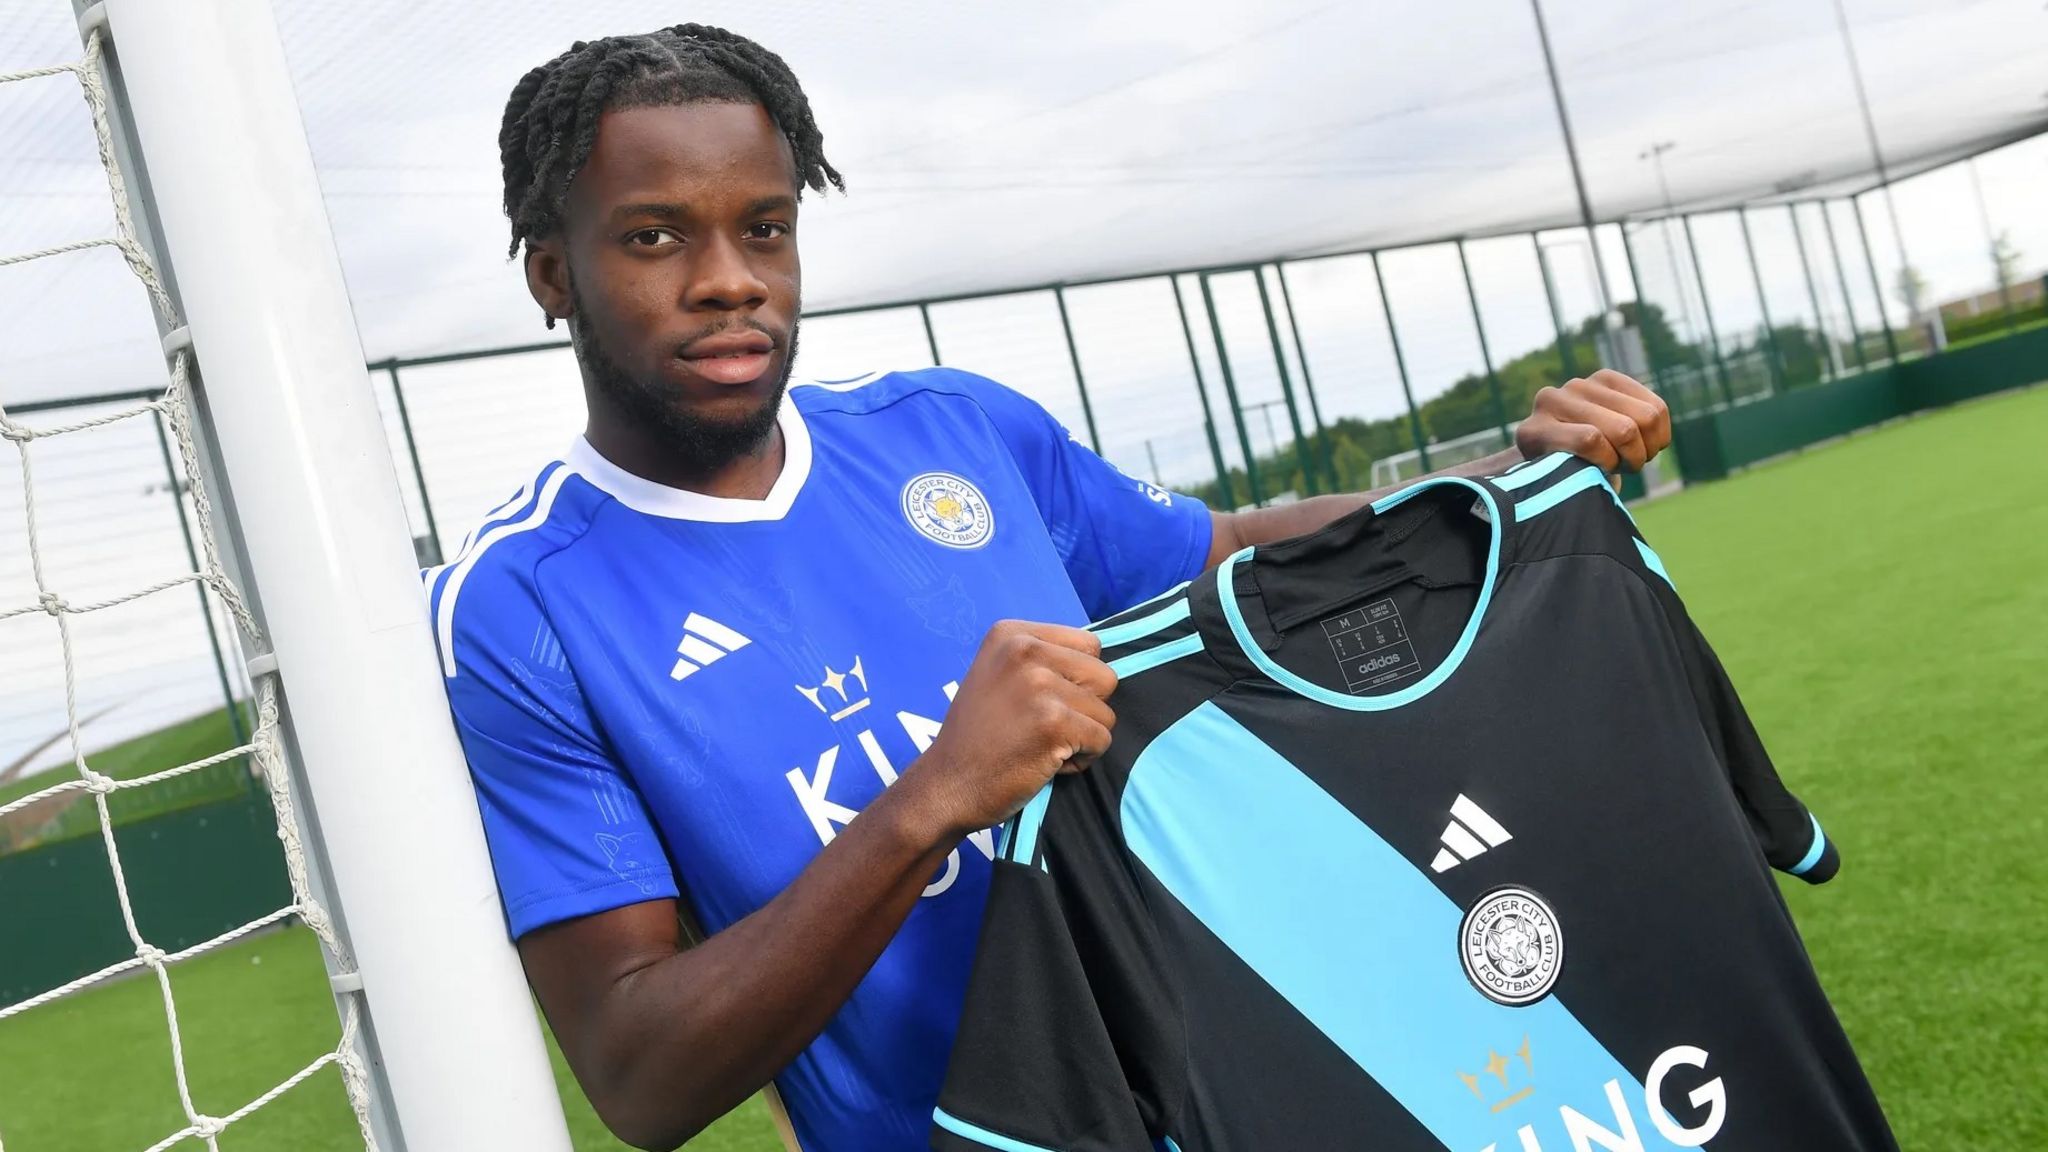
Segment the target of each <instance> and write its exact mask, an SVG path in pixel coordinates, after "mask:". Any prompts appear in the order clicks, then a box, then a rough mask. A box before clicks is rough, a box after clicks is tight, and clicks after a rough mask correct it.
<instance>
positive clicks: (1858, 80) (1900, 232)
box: [1834, 0, 1919, 359]
mask: <svg viewBox="0 0 2048 1152" xmlns="http://www.w3.org/2000/svg"><path fill="white" fill-rule="evenodd" d="M1834 3H1835V25H1836V26H1837V27H1839V28H1840V29H1841V30H1842V51H1843V52H1844V53H1846V54H1847V55H1848V57H1849V79H1850V80H1851V81H1852V82H1854V83H1855V85H1856V110H1857V111H1858V112H1859V113H1861V114H1862V116H1863V134H1864V136H1865V137H1866V138H1867V139H1869V141H1870V162H1871V163H1872V164H1873V165H1875V166H1876V168H1877V186H1878V187H1879V188H1880V189H1882V190H1883V192H1884V210H1885V214H1886V215H1887V216H1889V217H1891V222H1892V243H1894V244H1897V245H1898V247H1899V267H1901V268H1910V267H1912V265H1913V261H1912V260H1911V259H1909V258H1908V257H1907V256H1906V233H1905V230H1904V229H1902V228H1900V227H1899V206H1898V204H1896V203H1895V202H1894V201H1893V200H1892V176H1891V172H1890V171H1888V170H1887V169H1886V167H1885V162H1884V148H1883V147H1882V146H1880V145H1879V144H1878V142H1877V117H1875V116H1873V115H1872V114H1871V111H1870V93H1869V92H1867V91H1865V90H1864V87H1863V62H1862V61H1861V60H1859V59H1857V57H1856V38H1855V37H1854V36H1851V35H1850V34H1849V12H1848V9H1846V8H1844V7H1843V6H1842V0H1834ZM1875 266H1876V265H1874V264H1873V265H1872V267H1875ZM1877 306H1878V309H1879V310H1880V311H1882V310H1883V308H1884V299H1883V297H1879V298H1878V301H1877ZM1906 319H1907V320H1908V321H1909V322H1910V321H1917V320H1918V319H1919V317H1917V316H1908V317H1907V318H1906ZM1885 331H1886V333H1887V334H1889V333H1890V331H1891V323H1890V322H1889V321H1887V322H1886V323H1885ZM1894 359H1896V357H1894Z"/></svg>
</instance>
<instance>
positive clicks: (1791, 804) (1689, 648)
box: [1631, 533, 1841, 884]
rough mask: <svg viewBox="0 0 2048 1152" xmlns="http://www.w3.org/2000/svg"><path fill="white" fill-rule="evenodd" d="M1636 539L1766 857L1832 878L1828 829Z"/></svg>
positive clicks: (1703, 716)
mask: <svg viewBox="0 0 2048 1152" xmlns="http://www.w3.org/2000/svg"><path fill="white" fill-rule="evenodd" d="M1631 540H1632V545H1633V548H1634V550H1635V553H1636V555H1635V557H1634V558H1633V559H1634V560H1635V561H1636V562H1637V566H1638V567H1639V572H1640V574H1641V575H1642V576H1643V578H1644V579H1645V580H1646V581H1647V582H1648V583H1649V584H1650V586H1651V589H1652V591H1653V592H1655V593H1656V594H1657V596H1658V599H1659V601H1660V602H1661V603H1662V605H1663V607H1664V610H1665V617H1666V619H1667V620H1669V621H1670V624H1671V628H1672V632H1673V634H1674V636H1675V638H1676V640H1677V642H1678V649H1679V653H1680V656H1681V658H1682V659H1683V661H1684V663H1685V673H1686V679H1687V682H1688V685H1689V687H1690V688H1691V690H1692V696H1693V701H1694V703H1695V704H1696V705H1697V706H1698V708H1699V714H1700V724H1701V726H1702V727H1703V728H1704V729H1705V730H1706V733H1707V738H1708V740H1709V741H1710V742H1711V743H1712V744H1713V746H1714V754H1715V756H1716V757H1717V758H1718V759H1719V760H1720V761H1721V765H1722V767H1723V768H1724V769H1725V770H1726V771H1727V773H1728V781H1729V783H1730V784H1731V785H1732V786H1733V787H1734V790H1735V796H1736V799H1737V800H1738V801H1739V802H1740V803H1741V805H1742V810H1743V813H1744V814H1745V815H1746V816H1747V817H1748V818H1749V827H1750V831H1751V832H1752V833H1753V834H1754V835H1755V837H1756V841H1757V844H1758V845H1759V846H1760V847H1761V848H1762V849H1763V853H1764V858H1765V859H1766V860H1768V861H1769V862H1770V865H1771V867H1773V868H1776V869H1777V870H1779V871H1780V872H1785V873H1789V874H1790V875H1793V876H1797V877H1799V878H1800V879H1801V880H1804V881H1806V882H1807V883H1809V884H1821V883H1825V882H1826V881H1828V880H1832V879H1833V878H1834V876H1835V873H1836V872H1837V871H1838V870H1839V869H1840V868H1841V854H1840V853H1839V852H1838V851H1837V849H1836V847H1835V845H1834V844H1833V842H1831V841H1830V840H1829V839H1828V837H1827V834H1826V833H1825V832H1823V831H1822V830H1821V826H1820V820H1819V818H1818V817H1816V816H1814V814H1813V813H1812V812H1811V811H1809V810H1808V809H1807V807H1806V805H1805V804H1804V803H1802V802H1801V801H1800V799H1799V798H1798V797H1797V796H1794V795H1793V794H1792V792H1791V790H1790V789H1788V788H1786V787H1785V783H1784V781H1783V780H1781V779H1779V777H1778V769H1777V767H1776V765H1774V764H1773V763H1772V762H1771V756H1770V753H1769V752H1768V751H1766V750H1765V748H1764V742H1763V738H1762V737H1761V736H1759V735H1757V731H1756V725H1755V724H1754V723H1752V722H1751V721H1750V718H1749V712H1748V711H1747V710H1746V709H1745V708H1743V706H1742V698H1741V697H1740V696H1738V695H1737V694H1736V691H1735V685H1734V683H1733V682H1732V681H1731V680H1729V678H1728V671H1727V669H1725V668H1723V667H1722V666H1721V660H1720V657H1718V656H1716V655H1715V654H1714V649H1713V647H1712V646H1711V645H1709V644H1708V643H1707V638H1706V637H1705V636H1704V635H1702V634H1701V632H1700V630H1699V626H1698V625H1696V624H1695V623H1693V620H1692V616H1691V614H1690V613H1688V612H1687V611H1686V609H1685V605H1684V602H1683V601H1681V600H1680V599H1679V597H1678V592H1677V589H1676V587H1675V586H1674V585H1673V583H1672V580H1671V574H1670V573H1669V572H1668V571H1667V570H1666V569H1665V567H1664V562H1663V560H1662V559H1661V558H1660V557H1659V556H1658V555H1657V553H1656V552H1655V551H1654V550H1653V549H1652V548H1651V547H1650V546H1649V544H1648V542H1647V541H1645V540H1643V539H1642V537H1641V536H1639V535H1635V534H1633V533H1631Z"/></svg>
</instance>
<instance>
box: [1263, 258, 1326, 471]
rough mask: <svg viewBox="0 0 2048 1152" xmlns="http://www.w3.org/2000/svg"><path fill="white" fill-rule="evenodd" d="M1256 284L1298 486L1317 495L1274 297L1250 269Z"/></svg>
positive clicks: (1306, 439) (1264, 283)
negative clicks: (1291, 430) (1291, 433)
mask: <svg viewBox="0 0 2048 1152" xmlns="http://www.w3.org/2000/svg"><path fill="white" fill-rule="evenodd" d="M1252 279H1253V280H1254V281H1257V283H1258V285H1259V309H1260V311H1262V312H1264V313H1265V314H1266V342H1267V343H1268V344H1271V345H1272V346H1273V367H1274V368H1275V369H1276V370H1278V371H1279V373H1280V395H1281V396H1282V397H1284V398H1285V399H1286V401H1287V422H1288V423H1289V424H1290V425H1292V426H1293V428H1294V459H1295V462H1296V463H1298V464H1300V465H1301V484H1302V487H1304V488H1307V489H1308V495H1310V496H1313V495H1315V494H1316V488H1317V484H1316V466H1315V460H1314V458H1313V457H1312V456H1311V455H1310V454H1309V450H1308V436H1307V435H1306V434H1304V433H1303V432H1302V430H1301V409H1300V408H1298V407H1296V406H1295V403H1294V379H1293V377H1292V376H1290V375H1289V374H1288V372H1287V353H1286V352H1284V351H1282V350H1281V348H1280V325H1279V323H1278V322H1277V321H1275V320H1274V319H1273V298H1272V297H1271V296H1269V295H1268V294H1267V292H1266V272H1265V270H1264V269H1263V268H1254V269H1252Z"/></svg>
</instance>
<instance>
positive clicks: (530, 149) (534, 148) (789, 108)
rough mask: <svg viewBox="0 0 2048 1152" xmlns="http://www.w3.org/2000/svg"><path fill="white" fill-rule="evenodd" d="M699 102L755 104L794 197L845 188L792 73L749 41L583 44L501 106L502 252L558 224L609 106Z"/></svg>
mask: <svg viewBox="0 0 2048 1152" xmlns="http://www.w3.org/2000/svg"><path fill="white" fill-rule="evenodd" d="M698 102H709V103H734V104H759V105H760V106H761V107H762V109H763V110H765V111H766V112H767V113H768V116H769V118H770V119H772V120H773V121H774V122H775V126H776V127H777V128H779V129H781V130H782V134H783V136H784V137H785V138H787V139H788V141H789V146H790V150H791V152H792V153H793V154H794V155H795V157H796V172H797V183H798V185H799V187H798V193H799V194H801V193H802V190H803V188H805V187H808V188H810V189H812V190H813V191H817V192H823V191H824V190H825V188H826V185H827V184H830V185H831V186H832V187H834V188H837V189H839V190H840V191H842V192H844V191H845V190H846V184H845V182H844V181H843V180H841V179H840V177H839V170H838V169H836V168H834V167H832V164H831V162H830V161H828V160H826V159H825V137H824V134H823V133H821V132H819V131H818V122H817V121H816V120H815V119H813V118H812V116H811V103H810V101H809V100H807V99H806V98H805V97H804V90H803V87H802V86H801V85H800V84H798V83H797V79H796V74H795V73H793V72H791V71H790V70H789V65H788V64H785V63H783V60H782V57H780V56H777V55H776V54H775V53H773V52H770V51H769V50H768V49H766V48H763V47H761V46H760V45H759V44H756V43H754V42H753V41H752V40H749V39H747V38H746V37H744V36H741V35H738V34H737V33H733V32H728V31H726V30H725V29H723V28H713V27H710V26H709V25H705V24H677V25H675V26H674V27H671V28H663V29H661V30H660V31H658V32H651V33H648V34H646V35H644V36H608V37H606V38H604V39H602V40H591V41H582V40H579V41H577V42H576V43H575V44H574V45H572V46H570V48H569V50H568V51H567V52H564V53H562V54H561V55H560V56H557V57H555V58H554V59H553V60H550V61H548V62H547V63H545V64H543V65H541V66H540V67H538V68H535V69H534V70H533V71H531V72H528V73H527V74H526V75H525V76H523V77H521V78H520V80H519V83H518V84H516V85H514V86H513V88H512V98H511V99H510V100H508V101H506V103H505V120H504V124H503V125H502V126H501V127H500V128H499V129H498V156H499V159H500V161H501V162H502V163H503V165H504V170H505V215H506V216H507V217H508V218H510V220H511V221H512V246H511V248H510V250H509V252H508V255H513V256H516V255H518V254H519V246H520V245H521V244H522V243H525V244H528V245H529V246H530V245H531V243H532V242H533V241H535V240H538V239H540V238H541V237H543V236H548V235H550V234H552V233H553V232H555V231H556V230H557V229H559V228H560V227H561V226H562V211H563V208H562V205H563V201H564V200H565V198H566V197H567V196H568V191H569V182H570V181H571V180H573V179H574V178H575V176H576V173H578V172H579V171H581V170H582V168H583V165H584V163H585V162H586V161H588V160H589V159H590V150H591V148H592V147H593V146H594V145H595V144H596V143H597V122H598V118H599V117H600V116H602V115H603V114H604V113H605V111H606V110H607V109H612V108H641V107H650V106H656V107H658V106H667V105H675V104H692V103H698ZM548 326H549V327H551V328H552V327H553V326H554V322H553V321H552V320H550V321H549V322H548Z"/></svg>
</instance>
